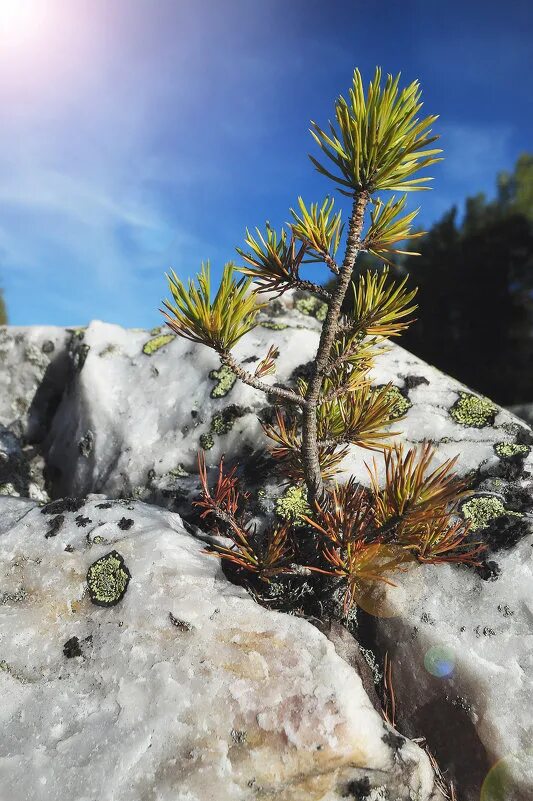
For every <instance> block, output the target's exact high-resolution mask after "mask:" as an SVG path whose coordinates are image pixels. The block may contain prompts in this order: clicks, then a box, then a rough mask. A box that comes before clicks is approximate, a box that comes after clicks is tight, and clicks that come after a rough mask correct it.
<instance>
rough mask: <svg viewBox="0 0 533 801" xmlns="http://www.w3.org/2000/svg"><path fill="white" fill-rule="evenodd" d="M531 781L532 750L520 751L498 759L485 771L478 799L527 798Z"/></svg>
mask: <svg viewBox="0 0 533 801" xmlns="http://www.w3.org/2000/svg"><path fill="white" fill-rule="evenodd" d="M532 782H533V751H522V752H519V753H516V754H510V755H509V756H506V757H504V758H503V759H500V760H499V761H498V762H496V764H494V765H493V766H492V768H491V769H490V770H489V772H488V773H487V776H486V778H485V781H484V782H483V785H482V787H481V795H480V801H510V799H514V798H524V799H525V798H529V797H530V796H529V792H530V790H531V784H532Z"/></svg>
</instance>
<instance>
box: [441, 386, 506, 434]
mask: <svg viewBox="0 0 533 801" xmlns="http://www.w3.org/2000/svg"><path fill="white" fill-rule="evenodd" d="M497 412H498V410H497V408H496V407H495V406H494V404H493V403H492V402H491V401H490V400H489V399H488V398H480V397H479V396H478V395H472V394H471V393H470V392H460V393H459V397H458V399H457V400H456V401H455V403H454V404H453V406H452V408H451V409H450V416H451V417H452V418H453V419H454V420H455V422H456V423H459V424H460V425H462V426H467V427H468V428H484V427H485V426H490V425H492V424H493V423H494V418H495V417H496V414H497Z"/></svg>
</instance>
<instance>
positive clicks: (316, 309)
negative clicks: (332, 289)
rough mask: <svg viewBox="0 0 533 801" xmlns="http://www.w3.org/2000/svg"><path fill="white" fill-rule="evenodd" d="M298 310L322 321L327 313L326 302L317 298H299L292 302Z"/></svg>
mask: <svg viewBox="0 0 533 801" xmlns="http://www.w3.org/2000/svg"><path fill="white" fill-rule="evenodd" d="M294 305H295V306H296V308H297V309H298V311H299V312H301V313H302V314H307V315H308V316H309V317H316V319H317V320H318V321H319V322H320V323H323V322H324V320H325V319H326V315H327V313H328V304H327V303H324V301H323V300H319V299H318V298H313V297H311V298H300V300H297V301H296V303H295V304H294Z"/></svg>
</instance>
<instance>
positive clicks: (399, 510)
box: [163, 68, 480, 610]
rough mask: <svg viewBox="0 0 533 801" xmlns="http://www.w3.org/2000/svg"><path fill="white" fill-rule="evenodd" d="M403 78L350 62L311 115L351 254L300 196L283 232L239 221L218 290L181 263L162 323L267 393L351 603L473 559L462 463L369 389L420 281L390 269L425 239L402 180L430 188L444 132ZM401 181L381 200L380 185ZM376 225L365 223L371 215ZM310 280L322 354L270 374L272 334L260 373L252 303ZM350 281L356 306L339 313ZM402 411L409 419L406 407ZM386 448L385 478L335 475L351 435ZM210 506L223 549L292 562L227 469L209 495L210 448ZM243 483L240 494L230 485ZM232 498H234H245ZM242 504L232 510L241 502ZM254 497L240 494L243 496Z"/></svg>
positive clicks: (241, 557)
mask: <svg viewBox="0 0 533 801" xmlns="http://www.w3.org/2000/svg"><path fill="white" fill-rule="evenodd" d="M399 81H400V76H399V75H398V76H396V77H395V78H393V77H392V76H390V75H389V76H388V77H387V79H386V81H385V84H384V86H382V78H381V70H380V69H379V68H378V69H376V72H375V75H374V78H373V80H372V81H371V82H370V84H369V86H368V89H367V91H366V93H365V90H364V87H363V82H362V79H361V75H360V73H359V71H358V70H355V72H354V76H353V82H352V87H351V88H350V90H349V93H348V98H347V99H345V98H344V97H339V98H338V100H337V101H336V103H335V121H334V123H330V124H329V129H328V131H327V132H326V131H325V130H323V129H322V128H321V127H319V125H317V124H316V123H314V122H312V123H311V126H312V127H311V133H312V136H313V138H314V140H315V141H316V143H317V144H318V146H319V148H320V149H321V150H322V154H323V156H324V157H325V161H324V164H323V163H322V162H320V161H318V160H317V159H316V158H315V157H314V156H310V158H311V161H312V162H313V164H314V165H315V167H316V169H317V170H318V172H320V173H321V174H322V175H323V176H325V177H326V178H327V179H329V180H330V181H332V182H333V183H334V184H335V185H336V188H337V190H338V191H339V192H340V193H341V194H343V195H345V196H347V197H349V198H350V200H351V209H350V213H349V217H348V221H347V230H346V238H345V241H344V254H343V257H342V260H339V259H338V256H337V254H338V251H339V248H340V247H341V242H342V241H343V233H344V226H343V223H342V214H341V212H340V211H338V212H335V211H334V200H333V198H330V197H327V198H326V199H325V200H324V201H323V202H322V203H311V204H307V205H306V203H305V202H304V200H303V199H302V198H301V197H300V198H298V206H297V209H296V210H295V209H291V215H292V221H291V222H290V223H289V224H288V226H287V230H285V229H284V228H282V229H281V231H279V232H278V231H275V230H274V229H273V228H272V227H271V226H270V225H269V224H268V223H267V224H266V226H265V229H264V231H261V230H260V229H256V230H255V232H254V233H251V232H250V231H249V230H247V231H246V236H245V245H246V247H245V248H237V252H238V254H239V255H240V256H241V258H242V259H243V261H244V264H242V265H240V266H238V267H237V266H236V265H235V264H233V263H229V264H226V265H225V267H224V269H223V274H222V280H221V283H220V285H219V287H218V289H217V290H216V292H215V293H214V295H213V292H212V289H211V280H210V271H209V265H208V264H207V265H202V269H201V272H200V274H199V276H198V278H197V282H196V283H195V282H194V281H189V282H188V285H187V286H185V285H184V283H183V282H182V281H181V280H180V279H179V278H178V276H177V275H176V274H175V273H171V275H170V276H168V281H169V287H170V291H171V295H172V300H171V301H165V302H164V306H165V311H164V312H163V313H164V314H165V317H166V322H167V324H168V326H169V327H170V328H171V329H172V330H173V331H174V332H175V333H177V334H178V335H180V336H183V337H185V338H187V339H189V340H192V341H193V342H197V343H202V344H204V345H206V346H207V347H210V348H212V349H213V350H214V351H215V352H216V353H217V354H218V355H219V357H220V360H221V363H222V364H223V365H225V366H226V368H228V369H229V370H230V371H231V372H233V374H234V375H235V376H237V378H239V379H240V380H241V381H243V382H244V383H245V384H248V385H250V386H252V387H254V388H255V389H257V390H261V391H263V392H265V393H266V394H267V395H268V397H269V399H270V400H271V401H273V402H274V403H275V404H276V410H275V420H274V422H273V423H270V424H264V425H263V429H264V431H265V433H266V434H267V436H268V437H269V438H270V439H271V440H272V441H273V443H274V446H273V449H272V453H273V455H274V456H275V457H276V458H277V459H278V460H279V462H280V465H281V467H282V469H283V471H284V473H285V475H286V476H288V477H290V478H291V479H292V480H295V481H297V482H303V483H305V486H306V488H307V499H308V503H309V507H310V512H311V513H310V515H309V516H307V517H306V522H307V524H308V526H309V530H310V531H314V532H315V533H316V534H317V535H318V536H319V537H320V538H321V542H322V550H321V553H320V554H319V555H317V556H319V558H320V560H321V565H327V567H323V566H318V565H308V566H307V569H308V570H309V571H316V572H322V573H329V574H330V575H335V576H341V577H342V578H344V579H345V580H346V595H345V610H347V609H348V608H349V607H350V605H351V604H352V603H353V601H354V598H355V597H356V591H357V588H358V587H359V586H360V585H361V584H362V583H363V584H364V583H365V582H375V581H385V582H389V583H390V579H389V578H388V575H389V574H390V573H391V572H392V571H394V570H397V569H400V568H401V566H402V564H403V563H404V562H405V561H407V560H416V561H419V562H427V561H434V562H441V561H462V562H469V561H470V562H472V561H474V560H475V559H476V557H477V555H478V553H479V550H480V548H479V545H478V544H477V543H475V544H474V545H472V544H470V543H469V540H468V533H469V532H468V525H466V524H465V523H464V522H457V519H456V513H457V509H458V501H459V499H460V498H462V497H463V495H464V491H465V490H464V486H463V485H462V483H461V482H460V481H459V480H458V479H457V478H456V477H455V476H454V475H453V472H452V468H453V465H454V461H453V460H451V461H447V462H445V463H444V464H443V465H441V466H440V467H438V468H436V469H433V470H431V467H430V463H431V462H432V460H433V456H434V451H433V449H432V448H431V447H430V446H429V445H425V446H423V448H422V450H421V451H418V450H416V449H411V450H410V451H409V452H408V453H407V454H404V451H403V448H402V447H401V446H393V444H392V443H391V441H390V440H391V437H392V436H393V435H394V434H395V433H398V432H391V431H390V422H391V419H392V418H393V417H394V418H398V415H397V414H396V413H395V405H396V403H397V397H395V395H394V392H392V391H391V390H392V385H391V384H388V385H386V386H383V387H373V386H372V383H371V379H370V372H371V370H372V367H373V365H374V359H375V356H376V354H377V352H378V349H383V343H384V341H385V340H386V339H387V338H389V337H397V336H399V335H400V334H401V333H402V332H403V331H404V330H405V329H406V328H407V327H408V326H409V325H410V323H411V322H412V315H413V312H414V311H415V309H416V304H415V303H414V298H415V295H416V289H409V288H408V286H407V278H404V279H403V280H395V279H393V278H392V277H391V274H390V272H389V269H388V265H390V264H391V259H392V258H393V257H394V255H395V254H398V253H406V252H409V253H410V251H404V250H401V249H400V247H399V246H400V245H401V243H402V242H403V241H405V240H407V239H414V238H415V237H418V236H422V233H420V232H417V233H415V234H413V233H412V232H411V226H412V223H413V220H414V218H415V217H416V214H417V211H413V212H410V213H405V203H406V197H407V195H406V194H405V193H407V192H413V191H418V190H426V189H429V188H430V187H429V185H428V184H429V182H430V181H431V180H432V179H431V178H424V177H416V176H417V174H418V173H419V171H420V170H422V169H423V168H426V167H428V166H430V165H432V164H435V163H436V162H437V161H440V157H439V154H440V153H441V151H440V149H438V148H435V147H433V143H434V142H435V141H436V139H437V138H438V137H437V136H435V135H432V134H431V126H432V125H433V123H434V122H435V120H436V119H437V117H435V116H428V117H425V118H423V119H419V117H418V116H417V115H418V114H419V112H420V109H421V107H422V103H421V101H420V97H421V93H420V88H419V84H418V82H417V81H414V82H412V83H411V84H409V85H408V86H407V87H406V88H404V89H401V90H400V88H399ZM385 191H392V192H402V193H404V194H402V196H401V197H400V198H399V199H398V200H397V199H396V197H395V196H392V197H391V198H390V199H389V200H387V201H386V202H384V201H383V200H382V199H381V198H380V197H378V193H380V192H385ZM367 212H369V214H368V217H369V221H368V225H367V228H366V230H364V229H365V217H366V216H367ZM364 252H368V253H372V254H374V255H376V256H378V257H379V258H380V259H382V260H383V261H384V262H385V263H386V266H384V269H383V270H380V271H376V272H372V271H367V272H359V273H358V274H356V275H354V272H355V268H356V262H357V258H358V256H359V255H360V254H361V253H364ZM309 262H315V263H316V262H318V263H321V264H323V265H324V267H325V268H326V270H327V271H328V272H327V273H326V275H330V274H332V276H333V280H332V281H331V285H332V288H331V289H330V290H329V291H328V290H326V289H325V288H324V287H323V286H322V285H321V284H317V283H314V282H312V281H309V280H307V279H306V278H304V277H302V269H303V265H304V264H307V263H309ZM295 289H296V290H305V291H307V292H310V293H312V294H313V295H314V296H315V297H317V298H318V299H319V300H320V301H322V302H323V303H325V304H326V306H327V311H326V314H325V319H324V320H323V324H322V329H321V334H320V340H319V345H318V350H317V353H316V357H315V359H314V360H313V362H312V365H311V370H310V374H309V375H308V377H307V378H306V379H305V380H304V379H300V380H299V381H298V384H297V386H296V387H291V386H283V385H279V384H275V385H274V384H273V383H270V382H266V381H265V380H264V379H265V378H267V377H268V376H271V375H273V373H274V372H275V360H276V358H277V356H278V355H279V352H278V350H277V348H276V347H275V346H274V345H272V346H271V347H270V348H269V350H268V352H267V353H266V354H265V356H264V357H263V359H262V360H261V361H260V362H259V364H258V366H257V368H256V370H255V372H253V373H251V372H249V371H248V370H247V369H246V368H245V367H244V366H243V365H242V364H240V363H239V362H238V361H237V360H236V358H235V357H234V355H233V353H232V349H233V347H234V346H235V344H236V343H237V342H238V341H239V340H240V339H241V337H243V336H245V335H246V334H247V333H249V332H250V331H251V330H253V328H254V327H255V326H256V325H257V324H258V321H259V320H258V315H259V313H260V312H261V311H262V309H263V308H264V307H265V306H266V305H267V303H268V302H269V300H272V298H273V297H279V296H280V295H282V294H283V293H285V292H287V290H295ZM347 292H350V293H351V294H352V296H353V304H352V306H351V308H352V311H351V312H349V313H348V314H345V313H343V302H344V300H345V297H346V294H347ZM400 416H401V415H400ZM353 445H357V446H359V447H361V448H365V449H367V450H373V451H382V452H384V454H385V460H386V485H385V488H383V489H382V488H380V486H379V482H378V480H377V472H376V468H375V467H374V469H373V470H371V471H370V473H371V475H370V479H371V481H370V488H367V489H365V488H362V487H358V486H356V484H355V482H354V481H349V482H348V483H346V484H345V485H343V486H341V487H339V486H337V485H335V484H333V485H332V483H331V482H332V480H333V478H334V476H335V475H336V473H337V472H338V471H339V469H340V465H341V462H342V460H343V458H344V457H345V455H346V454H347V451H348V448H349V447H350V446H353ZM200 467H201V471H200V472H201V481H202V486H203V494H202V500H201V501H199V502H198V505H199V506H200V507H201V508H202V509H203V512H202V514H203V515H204V516H211V517H212V518H213V519H214V520H215V521H217V525H219V526H220V525H222V526H225V528H224V531H225V533H226V534H227V535H229V536H230V538H231V539H232V540H233V547H231V548H229V549H224V548H218V549H215V555H218V556H220V557H221V558H227V559H229V560H230V561H233V562H234V563H235V564H238V565H239V566H240V567H242V568H243V569H245V570H248V571H252V572H255V573H257V574H259V576H260V577H261V578H263V579H265V580H267V579H268V578H269V577H270V576H272V575H274V574H275V573H276V572H287V570H288V569H289V567H288V565H289V562H290V559H289V554H290V555H291V556H292V555H293V551H292V546H293V545H294V538H291V536H290V533H289V531H288V529H287V527H278V528H273V529H269V531H268V532H267V534H266V535H265V536H266V539H265V538H263V542H262V543H261V542H260V537H258V535H257V532H256V531H255V530H252V529H251V528H250V527H249V526H247V524H246V522H245V512H244V510H243V509H241V507H240V504H241V502H243V500H245V499H243V498H242V497H241V498H240V500H239V496H238V493H237V489H236V477H235V473H234V472H230V473H224V468H223V465H221V468H220V473H219V482H218V485H217V488H215V491H214V493H211V491H210V490H209V487H208V484H207V474H206V471H205V462H203V461H202V460H201V462H200ZM235 493H237V495H236V494H235ZM236 499H237V500H236ZM232 505H233V506H232ZM245 505H246V504H245V503H244V506H245Z"/></svg>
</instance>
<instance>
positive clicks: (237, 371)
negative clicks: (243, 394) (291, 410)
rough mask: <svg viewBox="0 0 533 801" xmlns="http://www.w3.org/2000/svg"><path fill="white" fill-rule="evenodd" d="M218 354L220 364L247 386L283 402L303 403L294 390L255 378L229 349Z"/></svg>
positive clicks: (299, 404) (302, 399)
mask: <svg viewBox="0 0 533 801" xmlns="http://www.w3.org/2000/svg"><path fill="white" fill-rule="evenodd" d="M219 356H220V361H221V362H222V364H225V365H226V367H229V369H230V370H231V372H232V373H233V374H234V375H236V376H237V378H240V380H241V381H242V382H243V383H244V384H248V386H250V387H253V388H254V389H259V390H261V392H265V393H266V394H267V395H272V397H274V398H276V399H277V400H279V401H281V402H283V403H295V404H297V405H298V406H303V405H304V403H305V401H304V398H302V397H301V396H300V395H297V394H296V392H293V391H292V390H291V389H285V388H283V387H276V386H271V385H270V384H265V382H264V381H260V380H259V379H258V378H255V376H253V375H252V373H249V372H248V371H247V370H245V369H244V368H243V367H241V365H240V364H239V363H238V362H236V361H235V359H234V358H233V356H232V355H231V353H230V352H229V351H219Z"/></svg>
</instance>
